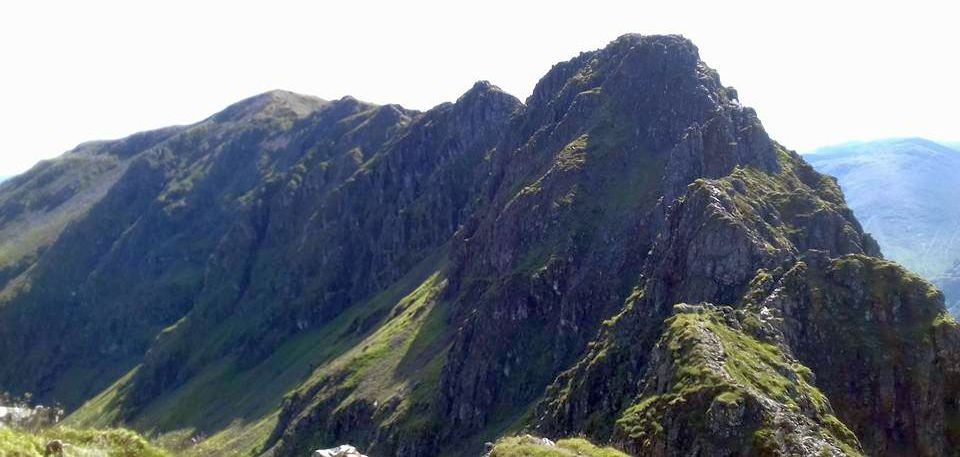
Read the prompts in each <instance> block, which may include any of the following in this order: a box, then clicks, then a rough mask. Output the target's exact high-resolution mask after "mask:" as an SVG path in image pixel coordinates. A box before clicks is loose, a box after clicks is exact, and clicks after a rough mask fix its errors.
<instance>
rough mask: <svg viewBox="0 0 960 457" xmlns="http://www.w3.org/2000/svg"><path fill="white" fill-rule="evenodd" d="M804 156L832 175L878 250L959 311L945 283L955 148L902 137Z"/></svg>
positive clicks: (959, 233)
mask: <svg viewBox="0 0 960 457" xmlns="http://www.w3.org/2000/svg"><path fill="white" fill-rule="evenodd" d="M805 159H806V160H808V161H809V162H810V163H811V164H813V165H814V167H816V168H817V170H818V171H820V172H822V173H826V174H829V175H833V176H835V177H836V178H837V180H838V181H839V183H840V186H841V187H842V188H843V191H844V194H845V195H846V197H847V201H848V202H849V204H850V207H851V208H853V210H854V212H855V213H856V215H857V218H858V219H859V220H860V221H861V222H862V223H863V225H864V228H865V230H866V231H867V232H869V233H871V234H872V235H873V236H875V237H876V238H877V241H878V242H879V243H880V246H881V247H882V248H883V252H884V254H886V255H887V256H888V257H889V258H891V259H894V260H896V261H898V262H900V263H902V264H904V265H905V266H907V267H908V268H910V269H911V270H913V271H916V272H917V273H920V274H921V275H923V276H924V277H927V278H929V279H931V280H932V281H934V282H936V283H937V284H938V285H940V286H941V287H943V288H944V290H945V292H948V293H947V302H948V307H950V308H951V309H953V310H954V313H956V312H958V311H960V296H958V295H955V294H954V293H952V291H953V290H955V286H953V287H951V286H950V285H949V284H950V283H951V281H952V279H951V278H954V277H956V273H951V272H950V269H951V268H953V267H954V266H955V265H956V264H957V263H958V262H960V205H956V204H955V202H957V201H960V186H957V185H956V183H957V182H960V151H957V150H954V149H950V148H947V147H945V146H942V145H940V144H937V143H933V142H931V141H927V140H923V139H919V138H908V139H897V140H884V141H876V142H869V143H850V144H845V145H838V146H832V147H829V148H823V149H820V150H818V151H815V152H813V153H811V154H809V155H806V156H805Z"/></svg>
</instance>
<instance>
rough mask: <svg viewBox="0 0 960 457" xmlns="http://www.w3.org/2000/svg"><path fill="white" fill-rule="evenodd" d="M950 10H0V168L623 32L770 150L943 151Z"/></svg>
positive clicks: (434, 95)
mask: <svg viewBox="0 0 960 457" xmlns="http://www.w3.org/2000/svg"><path fill="white" fill-rule="evenodd" d="M953 3H956V2H950V1H942V2H933V1H930V2H927V1H917V0H913V1H910V2H889V5H887V6H884V5H885V3H884V2H882V1H872V2H855V1H839V0H833V1H829V2H818V1H803V2H786V1H770V0H768V1H763V2H737V1H722V2H721V1H709V2H684V1H667V0H657V1H652V2H650V1H641V0H632V1H623V2H615V1H597V0H589V1H587V0H578V1H575V2H564V1H556V0H554V1H523V0H511V1H490V0H485V1H480V2H477V1H474V2H456V1H452V0H446V1H429V2H427V1H423V2H399V1H389V2H387V1H384V2H369V1H355V0H351V1H348V0H342V1H335V2H324V1H309V2H308V1H303V2H292V1H277V0H272V1H269V2H266V1H263V2H244V1H236V0H234V1H223V2H219V1H198V0H193V1H179V0H165V1H156V2H141V1H130V0H124V1H97V0H93V1H90V0H86V1H83V2H79V1H62V2H54V1H18V2H13V1H10V2H3V3H2V5H0V176H2V175H10V174H15V173H19V172H22V171H24V170H26V169H27V168H29V167H30V166H31V165H32V164H33V163H35V162H36V161H37V160H40V159H43V158H49V157H53V156H56V155H59V154H61V153H63V152H64V151H66V150H68V149H70V148H72V147H73V146H75V145H76V144H78V143H80V142H83V141H87V140H93V139H104V138H116V137H121V136H125V135H127V134H130V133H134V132H136V131H140V130H145V129H150V128H157V127H162V126H165V125H171V124H183V123H190V122H194V121H197V120H200V119H202V118H204V117H206V116H208V115H209V114H212V113H214V112H216V111H219V110H220V109H222V108H223V107H225V106H227V105H228V104H230V103H232V102H235V101H237V100H239V99H242V98H245V97H248V96H251V95H254V94H257V93H260V92H264V91H267V90H270V89H278V88H279V89H288V90H292V91H295V92H301V93H306V94H312V95H317V96H320V97H323V98H327V99H336V98H340V97H342V96H344V95H347V94H350V95H353V96H355V97H357V98H360V99H363V100H367V101H370V102H375V103H400V104H402V105H404V106H406V107H409V108H417V109H427V108H430V107H432V106H434V105H436V104H438V103H441V102H443V101H450V100H454V99H456V98H457V96H459V95H460V94H461V93H462V92H464V91H466V90H467V89H468V88H469V87H470V86H471V85H472V83H473V82H474V81H476V80H480V79H486V80H490V81H491V82H493V83H494V84H496V85H498V86H500V87H501V88H503V89H505V90H507V91H508V92H510V93H512V94H514V95H516V96H518V97H520V98H521V99H522V98H525V97H526V96H527V95H529V94H530V92H531V90H532V89H533V86H534V84H535V83H536V82H537V80H538V79H539V78H540V77H541V76H542V75H543V74H544V73H545V72H546V71H547V70H548V69H549V68H550V66H551V65H552V64H554V63H556V62H558V61H561V60H566V59H569V58H571V57H573V56H575V55H576V54H577V53H579V52H580V51H585V50H591V49H596V48H599V47H602V46H604V45H605V44H606V43H607V42H609V41H611V40H613V39H614V38H616V37H617V36H619V35H621V34H623V33H627V32H638V33H642V34H654V33H680V34H683V35H685V36H687V37H689V38H691V39H693V40H694V42H695V43H696V44H697V45H698V46H699V48H700V52H701V57H702V58H703V59H704V60H705V61H706V62H707V63H708V64H709V65H711V66H712V67H714V68H716V69H717V70H718V71H719V72H720V75H721V77H722V80H723V82H724V84H727V85H733V86H735V87H737V89H738V90H739V93H740V98H741V101H742V102H744V103H745V104H747V105H750V106H753V107H755V108H756V109H757V111H758V113H759V115H760V118H761V119H762V121H763V122H764V124H765V125H766V127H767V129H768V130H769V132H770V133H771V135H772V136H773V137H774V138H776V139H778V140H779V141H781V142H782V143H784V144H785V145H787V146H788V147H791V148H794V149H799V150H805V149H810V148H813V147H816V146H820V145H825V144H831V143H837V142H844V141H848V140H864V139H871V138H882V137H894V136H925V137H929V138H933V139H960V132H958V127H960V121H958V116H957V110H958V107H960V90H958V81H960V62H958V55H960V52H958V49H960V38H958V33H957V30H958V28H960V14H958V11H956V7H952V6H950V5H952V4H953Z"/></svg>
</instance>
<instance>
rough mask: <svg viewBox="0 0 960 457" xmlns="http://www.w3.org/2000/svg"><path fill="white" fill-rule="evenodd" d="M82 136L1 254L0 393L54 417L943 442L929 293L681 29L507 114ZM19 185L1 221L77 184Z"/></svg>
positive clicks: (249, 430)
mask: <svg viewBox="0 0 960 457" xmlns="http://www.w3.org/2000/svg"><path fill="white" fill-rule="evenodd" d="M95 146H96V148H97V149H96V150H97V151H98V152H97V153H96V154H92V155H91V157H94V156H95V157H104V159H103V160H104V165H102V166H100V167H98V168H96V170H97V171H96V173H94V172H90V173H85V174H84V176H88V178H86V180H81V181H82V183H83V184H82V185H76V186H74V187H75V190H74V191H72V193H68V194H69V195H68V197H67V198H66V200H64V199H62V198H61V199H59V200H58V201H81V202H89V203H86V206H84V207H83V208H84V210H83V211H75V212H71V213H70V216H69V217H65V218H62V219H59V220H62V221H64V222H62V223H61V224H60V225H58V226H56V227H61V228H58V229H57V230H58V232H57V236H51V237H50V238H49V239H48V241H44V242H38V243H36V246H37V247H36V248H33V249H32V250H25V251H24V252H27V253H26V254H22V255H21V254H18V255H20V257H16V256H14V257H16V258H17V259H21V260H17V261H16V262H10V263H8V265H12V267H9V268H10V269H9V270H4V271H9V272H10V273H9V274H8V276H9V278H11V279H9V280H7V283H6V289H5V290H4V292H3V300H4V302H3V304H2V306H0V326H3V332H2V333H0V335H2V336H0V362H2V363H0V367H28V368H21V369H9V368H4V369H0V385H2V386H4V387H5V388H9V389H12V390H14V391H26V390H32V391H35V392H37V393H39V394H41V395H42V396H43V397H44V398H50V399H60V400H61V401H65V402H67V404H68V406H71V407H77V406H80V407H79V408H78V409H77V410H76V411H75V412H74V413H73V414H72V415H71V417H70V419H69V421H70V422H73V423H75V424H78V425H105V424H117V423H122V424H125V425H128V426H132V427H135V428H138V429H141V430H144V431H150V432H153V433H158V434H164V435H167V436H168V437H184V436H186V437H189V436H201V435H202V436H203V437H204V438H205V439H204V440H202V441H203V442H202V443H201V444H199V445H197V446H194V447H191V448H190V450H191V451H194V452H197V453H206V454H229V453H235V452H249V451H255V452H258V453H265V454H267V455H274V456H286V455H302V454H303V453H304V452H307V451H309V450H310V449H311V448H316V447H331V446H333V445H336V444H340V443H341V442H345V441H349V442H351V443H352V444H355V445H358V446H359V447H361V448H362V449H364V450H365V451H366V452H365V453H367V454H371V455H403V456H430V455H437V454H440V453H447V454H454V455H462V454H479V453H480V451H481V450H482V449H483V443H484V441H489V440H493V439H495V438H496V437H498V436H502V435H504V434H510V433H515V432H517V431H519V430H522V429H530V430H535V431H536V432H537V433H539V434H542V435H547V436H550V437H553V438H562V437H568V436H574V435H578V436H579V435H584V436H586V437H588V438H591V439H592V440H593V441H595V442H599V443H603V444H612V445H615V446H616V447H618V448H620V449H622V450H624V451H627V452H630V453H633V454H637V455H665V456H666V455H689V454H695V453H701V454H710V455H714V454H722V455H809V454H811V453H812V454H829V455H858V454H861V453H865V454H869V455H890V456H895V455H949V453H950V452H955V451H952V449H956V446H955V443H954V441H955V440H956V439H957V437H958V436H960V435H958V434H957V432H958V430H955V425H956V423H957V421H956V417H957V414H958V404H960V402H958V400H960V399H958V385H960V384H958V382H957V379H956V373H957V371H958V369H960V368H958V364H960V353H958V346H957V344H958V342H957V341H958V338H960V333H958V329H957V324H956V323H955V322H953V321H952V320H951V319H949V318H947V317H945V315H944V314H943V301H942V297H941V296H940V295H939V294H938V293H937V292H936V291H935V290H934V289H933V288H932V287H931V286H930V285H929V284H927V283H925V282H923V281H922V280H919V279H918V278H916V277H914V276H912V275H911V274H910V273H907V272H906V271H904V270H902V269H900V268H899V267H897V266H896V265H894V264H891V263H889V262H886V261H883V260H881V259H880V252H879V249H878V247H877V245H876V243H875V242H874V241H873V240H872V238H870V237H869V236H868V235H866V234H864V232H863V230H862V228H861V227H860V225H859V224H858V222H857V221H856V219H855V218H854V217H853V214H852V213H851V211H850V210H849V209H848V208H847V207H846V204H845V202H844V199H843V196H842V194H841V192H840V190H839V188H838V187H837V185H836V183H835V182H834V181H833V180H832V179H830V178H826V177H824V176H821V175H819V174H817V173H816V172H815V171H813V169H812V168H811V167H810V166H808V165H807V164H806V163H805V162H804V161H803V160H802V159H801V158H800V157H799V156H797V155H796V154H794V153H792V152H790V151H788V150H786V149H785V148H784V147H782V146H780V145H779V144H777V143H775V142H773V141H772V140H770V138H769V137H768V136H767V134H766V133H765V131H764V129H763V127H762V125H761V123H760V121H759V120H758V119H757V116H756V114H755V113H754V112H753V110H751V109H749V108H746V107H743V106H742V105H740V103H739V102H738V101H737V97H736V92H735V91H734V90H733V89H731V88H727V87H724V86H723V85H722V84H721V83H720V80H719V77H718V75H717V74H716V72H714V71H713V70H711V69H710V68H709V67H707V66H706V65H705V64H704V63H703V62H701V61H700V59H699V56H698V54H697V49H696V47H695V46H693V44H691V43H690V42H689V41H687V40H685V39H683V38H681V37H676V36H654V37H641V36H635V35H628V36H624V37H621V38H619V39H617V40H616V41H614V42H612V43H611V44H610V45H609V46H607V47H606V48H604V49H601V50H598V51H593V52H588V53H583V54H581V55H580V56H578V57H576V58H574V59H572V60H570V61H568V62H564V63H560V64H558V65H556V66H554V68H553V69H551V71H550V72H549V73H548V74H547V75H546V76H545V77H544V78H543V79H542V80H541V81H540V82H539V84H538V85H537V87H536V89H535V90H534V92H533V95H531V97H530V98H529V99H528V100H527V101H526V103H520V102H519V101H518V100H516V99H514V98H513V97H511V96H509V95H507V94H505V93H503V92H502V91H500V90H499V89H497V88H496V87H495V86H492V85H490V84H489V83H485V82H481V83H477V84H476V85H475V86H474V87H473V88H471V89H470V90H469V91H468V92H467V93H465V94H464V95H463V96H462V97H461V98H460V99H458V100H457V101H456V102H455V103H447V104H443V105H440V106H437V107H436V108H434V109H431V110H429V111H427V112H424V113H420V112H413V111H409V110H405V109H403V108H401V107H398V106H393V105H386V106H374V105H370V104H366V103H363V102H359V101H357V100H354V99H351V98H344V99H341V100H338V101H332V102H331V101H323V100H317V99H313V98H309V97H303V96H298V95H295V94H290V93H286V92H273V93H268V94H264V95H261V96H258V97H254V98H253V99H249V100H246V101H243V102H241V103H238V104H237V105H234V106H232V107H230V108H228V109H227V110H225V111H223V112H221V113H219V114H217V115H215V116H213V117H211V118H210V119H208V120H206V121H204V122H201V123H199V124H195V125H192V126H187V127H181V128H176V129H170V130H164V131H161V132H154V133H151V134H146V135H144V136H141V137H131V138H130V139H127V140H122V141H119V142H114V143H104V144H99V145H95ZM77 154H78V153H73V154H68V155H67V156H65V158H64V159H61V160H66V159H67V158H69V157H71V155H77ZM98 160H99V159H98ZM98 163H99V162H98ZM44 167H50V165H49V164H48V165H45V166H44ZM44 173H47V174H49V173H51V172H50V171H47V170H45V169H44V168H43V167H41V168H38V169H36V170H34V171H33V172H31V175H27V176H26V177H21V178H16V179H15V180H13V181H10V182H8V183H5V184H3V186H2V187H0V202H2V201H13V197H12V195H14V194H13V192H15V191H16V192H27V193H28V194H29V195H49V194H54V193H56V192H54V191H56V190H57V189H58V186H59V185H57V186H54V185H53V184H50V183H56V182H64V181H68V180H70V179H72V178H70V176H71V175H70V174H69V173H65V172H63V171H60V172H57V173H59V174H54V175H55V176H60V177H59V178H56V179H53V180H51V179H49V178H47V181H42V182H40V181H39V180H40V177H41V176H42V175H43V174H44ZM30 176H33V177H32V178H31V177H30ZM28 181H29V182H39V183H38V184H33V185H34V186H40V187H35V188H33V189H31V190H29V191H28V190H27V189H28V188H26V187H24V186H25V183H27V182H28ZM43 182H46V184H43ZM89 182H97V183H99V184H97V185H91V184H89ZM77 195H81V196H83V195H88V196H89V197H84V198H81V197H77ZM71 196H72V197H71ZM44 198H45V199H46V198H48V197H44ZM71 198H72V199H73V200H71ZM38 200H39V199H38ZM77 205H79V204H77ZM8 206H9V205H8ZM61 206H62V205H61ZM0 208H6V206H4V207H0ZM49 208H53V209H49ZM56 208H57V206H56V205H50V204H47V205H44V204H42V203H36V204H31V205H27V206H26V208H25V209H20V210H19V211H20V213H17V212H15V211H14V210H10V209H3V210H2V213H0V222H2V221H8V220H9V221H17V220H33V219H30V218H34V219H35V218H36V217H39V216H36V215H43V214H49V213H50V212H51V211H55V210H56ZM23 214H29V215H33V216H30V217H27V216H23ZM12 223H13V222H7V223H6V224H8V225H0V233H4V232H3V230H5V229H4V227H7V226H10V227H12V225H9V224H12ZM61 232H62V233H61ZM50 322H55V323H57V325H55V326H51V325H49V323H50ZM81 405H82V406H81ZM171 439H173V438H171ZM188 443H189V440H186V439H184V446H188ZM500 449H501V450H498V451H497V452H504V451H503V450H502V449H504V447H501V448H500Z"/></svg>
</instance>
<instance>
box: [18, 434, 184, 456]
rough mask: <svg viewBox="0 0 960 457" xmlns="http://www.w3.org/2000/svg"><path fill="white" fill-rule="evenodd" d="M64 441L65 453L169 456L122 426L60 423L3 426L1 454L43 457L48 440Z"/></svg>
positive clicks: (74, 454)
mask: <svg viewBox="0 0 960 457" xmlns="http://www.w3.org/2000/svg"><path fill="white" fill-rule="evenodd" d="M53 440H60V441H62V442H63V443H64V449H63V450H64V452H63V455H64V456H65V457H79V456H90V455H96V456H108V457H170V454H169V453H168V452H166V451H164V450H162V449H160V448H158V447H156V446H153V445H152V444H150V443H149V442H148V441H147V440H146V439H144V438H143V437H142V436H140V435H138V434H136V433H134V432H131V431H129V430H123V429H113V430H76V429H72V428H66V427H57V428H52V429H48V430H43V431H40V432H36V433H31V432H27V431H21V430H13V429H10V428H0V457H43V455H44V450H45V449H46V446H47V443H49V442H50V441H53Z"/></svg>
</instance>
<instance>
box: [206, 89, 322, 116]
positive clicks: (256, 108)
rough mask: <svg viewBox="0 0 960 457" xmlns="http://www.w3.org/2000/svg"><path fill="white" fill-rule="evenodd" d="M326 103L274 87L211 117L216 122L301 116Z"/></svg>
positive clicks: (319, 99) (312, 97) (309, 96)
mask: <svg viewBox="0 0 960 457" xmlns="http://www.w3.org/2000/svg"><path fill="white" fill-rule="evenodd" d="M327 103H329V102H327V101H326V100H323V99H321V98H317V97H314V96H311V95H302V94H298V93H295V92H290V91H288V90H280V89H275V90H271V91H268V92H264V93H262V94H258V95H254V96H253V97H250V98H246V99H244V100H241V101H239V102H237V103H234V104H232V105H230V106H228V107H227V108H226V109H224V110H223V111H221V112H219V113H217V114H215V115H213V117H212V119H213V120H214V121H216V122H240V121H248V120H253V119H258V118H264V117H274V116H277V117H293V118H302V117H306V116H307V115H309V114H310V113H312V112H313V111H315V110H317V109H318V108H320V107H321V106H324V105H326V104H327Z"/></svg>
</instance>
